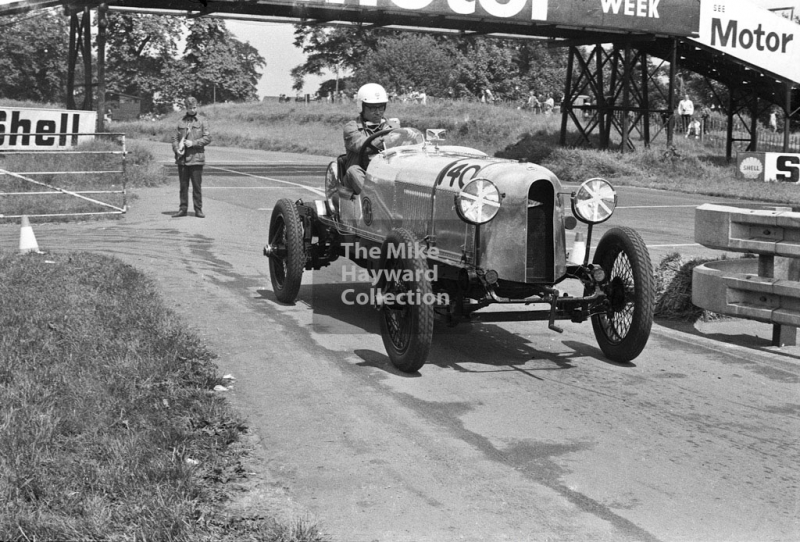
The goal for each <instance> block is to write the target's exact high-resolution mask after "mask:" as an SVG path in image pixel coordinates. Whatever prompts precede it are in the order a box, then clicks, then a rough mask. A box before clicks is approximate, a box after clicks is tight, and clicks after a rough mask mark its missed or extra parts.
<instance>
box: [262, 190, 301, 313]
mask: <svg viewBox="0 0 800 542" xmlns="http://www.w3.org/2000/svg"><path fill="white" fill-rule="evenodd" d="M267 251H268V256H269V277H270V280H271V281H272V289H273V291H274V292H275V297H277V298H278V301H280V302H282V303H294V302H295V300H296V299H297V294H298V293H299V292H300V282H301V281H302V279H303V268H304V267H305V265H306V254H305V248H304V245H303V222H302V220H301V219H300V213H298V212H297V207H295V205H294V202H292V200H290V199H288V198H284V199H281V200H278V203H276V204H275V208H274V209H273V210H272V218H271V219H270V222H269V245H268V247H267Z"/></svg>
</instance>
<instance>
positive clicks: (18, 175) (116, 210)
mask: <svg viewBox="0 0 800 542" xmlns="http://www.w3.org/2000/svg"><path fill="white" fill-rule="evenodd" d="M69 135H70V137H75V136H92V137H96V136H103V137H117V138H119V140H120V143H121V146H120V150H75V149H73V148H67V149H54V150H49V149H48V150H41V149H38V150H16V149H15V150H9V149H0V157H4V156H14V155H62V156H66V155H119V156H120V168H119V169H113V170H106V169H103V170H74V171H73V170H69V171H18V172H13V171H8V170H6V169H0V180H2V178H3V176H6V175H7V176H9V177H12V178H14V179H18V180H21V181H25V182H26V183H30V184H33V185H36V186H41V187H44V188H47V189H49V190H40V191H23V192H0V202H2V197H4V196H25V197H27V196H43V195H56V194H63V195H67V196H71V197H75V198H78V199H81V200H84V201H88V202H89V203H91V204H93V205H97V206H99V207H103V208H104V209H111V210H110V211H109V210H104V211H90V212H72V213H20V214H2V213H0V218H21V217H22V216H28V217H56V216H92V215H108V214H112V215H119V214H125V213H126V212H127V209H128V205H127V187H126V174H125V173H126V164H127V158H126V157H127V154H128V152H127V148H126V143H125V134H123V133H108V132H103V133H99V134H98V133H74V134H73V133H70V134H69ZM26 136H48V137H52V136H53V134H52V133H31V134H26ZM36 175H51V176H55V175H119V176H120V178H121V185H122V188H121V189H120V190H67V189H65V188H60V187H58V186H54V185H53V184H49V183H45V182H42V181H38V180H35V179H33V178H31V177H32V176H36ZM0 186H2V185H0ZM87 194H92V195H96V194H120V195H121V196H122V204H121V206H117V205H113V204H111V203H107V202H104V201H100V200H98V199H96V198H91V197H88V196H87ZM0 209H1V208H0Z"/></svg>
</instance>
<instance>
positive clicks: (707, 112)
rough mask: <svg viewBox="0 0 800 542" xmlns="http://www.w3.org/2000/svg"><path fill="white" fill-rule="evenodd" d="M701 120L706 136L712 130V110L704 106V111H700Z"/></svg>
mask: <svg viewBox="0 0 800 542" xmlns="http://www.w3.org/2000/svg"><path fill="white" fill-rule="evenodd" d="M700 119H702V125H703V131H702V133H703V135H705V134H707V133H708V132H709V130H710V129H711V127H710V122H711V109H710V108H709V107H708V106H707V105H704V106H703V109H701V110H700Z"/></svg>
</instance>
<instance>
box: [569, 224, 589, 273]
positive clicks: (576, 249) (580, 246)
mask: <svg viewBox="0 0 800 542" xmlns="http://www.w3.org/2000/svg"><path fill="white" fill-rule="evenodd" d="M585 256H586V241H584V240H583V234H581V232H577V233H576V234H575V242H573V243H572V251H571V252H570V253H569V261H570V263H574V264H576V265H580V264H582V263H583V258H584V257H585Z"/></svg>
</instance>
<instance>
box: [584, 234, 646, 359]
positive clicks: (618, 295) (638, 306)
mask: <svg viewBox="0 0 800 542" xmlns="http://www.w3.org/2000/svg"><path fill="white" fill-rule="evenodd" d="M593 262H594V263H595V264H598V265H600V266H601V267H602V268H603V270H604V271H605V272H606V277H607V282H606V284H605V286H604V287H603V290H604V291H605V293H606V295H607V298H608V309H607V310H606V312H604V313H600V314H596V315H594V316H592V328H593V329H594V334H595V337H596V338H597V343H598V344H599V346H600V349H601V350H602V351H603V353H604V354H605V355H606V356H607V357H608V359H610V360H612V361H615V362H618V363H627V362H629V361H631V360H632V359H634V358H636V356H638V355H639V354H641V353H642V350H644V347H645V345H646V344H647V339H648V338H649V337H650V328H651V327H652V325H653V311H654V307H655V279H654V278H653V268H652V265H651V264H650V253H649V252H648V251H647V247H646V246H645V244H644V240H643V239H642V238H641V236H640V235H639V234H638V233H637V232H636V231H635V230H633V229H631V228H626V227H620V228H612V229H610V230H608V231H607V232H606V234H605V235H603V238H602V239H600V243H599V244H598V245H597V250H596V251H595V254H594V259H593Z"/></svg>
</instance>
